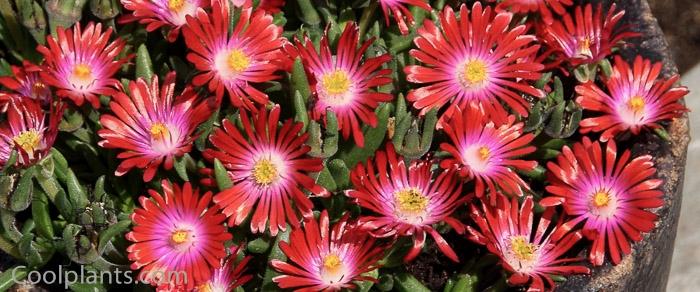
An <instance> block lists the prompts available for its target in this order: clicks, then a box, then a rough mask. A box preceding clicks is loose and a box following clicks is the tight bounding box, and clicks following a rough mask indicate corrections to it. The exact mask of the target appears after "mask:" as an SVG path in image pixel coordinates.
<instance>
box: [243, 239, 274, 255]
mask: <svg viewBox="0 0 700 292" xmlns="http://www.w3.org/2000/svg"><path fill="white" fill-rule="evenodd" d="M247 248H248V252H250V253H256V254H261V253H264V252H266V251H267V250H268V249H270V239H269V238H266V237H258V238H256V239H253V240H251V241H249V242H248V247H247Z"/></svg>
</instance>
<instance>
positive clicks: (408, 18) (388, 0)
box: [379, 0, 431, 35]
mask: <svg viewBox="0 0 700 292" xmlns="http://www.w3.org/2000/svg"><path fill="white" fill-rule="evenodd" d="M379 4H380V5H381V6H382V11H383V12H384V20H385V21H386V25H387V26H389V25H391V22H389V13H391V14H393V15H394V20H395V21H396V24H397V25H398V26H399V31H401V34H403V35H406V34H408V26H409V25H411V26H413V25H414V21H413V13H411V10H409V9H408V7H407V6H408V5H413V6H416V7H419V8H421V9H424V10H426V11H430V10H431V8H430V4H429V3H428V1H427V0H379Z"/></svg>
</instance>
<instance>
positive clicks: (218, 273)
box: [194, 246, 253, 292]
mask: <svg viewBox="0 0 700 292" xmlns="http://www.w3.org/2000/svg"><path fill="white" fill-rule="evenodd" d="M230 250H231V254H230V255H229V256H228V257H227V258H226V259H225V260H222V264H221V267H220V268H218V269H215V270H214V271H213V272H212V274H211V278H209V281H207V282H205V283H204V284H202V285H199V287H197V288H196V289H195V290H194V291H198V292H229V291H235V289H236V287H239V286H241V285H243V284H245V283H247V282H248V281H250V280H251V279H252V278H253V275H243V272H244V271H245V269H246V265H247V264H248V262H250V260H251V259H252V257H251V256H246V257H244V258H243V259H242V260H240V261H236V257H237V255H238V251H239V250H240V246H235V247H232V248H231V249H230Z"/></svg>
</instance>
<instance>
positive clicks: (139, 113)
mask: <svg viewBox="0 0 700 292" xmlns="http://www.w3.org/2000/svg"><path fill="white" fill-rule="evenodd" d="M158 86H159V85H158V76H155V75H154V76H153V79H152V80H151V83H150V85H149V84H148V83H147V82H146V80H143V79H142V78H139V79H138V80H136V81H132V82H130V83H129V93H130V95H127V94H126V93H124V92H119V93H117V94H116V95H115V96H114V100H113V101H112V102H110V104H109V106H110V108H111V110H112V112H113V114H103V115H102V116H101V117H100V123H101V124H102V126H103V127H104V128H103V129H101V130H99V131H98V132H97V134H98V135H99V136H100V137H101V138H102V139H103V140H101V141H100V142H99V143H98V144H99V145H100V146H101V147H104V148H114V149H122V150H123V152H121V153H119V155H117V158H119V159H123V161H122V162H121V163H120V164H119V166H118V167H117V170H116V172H115V174H116V175H117V176H121V175H124V174H125V173H127V172H128V171H129V170H131V169H132V168H134V167H136V168H142V169H144V170H145V171H144V174H143V180H144V181H146V182H148V181H151V179H153V177H154V176H155V174H156V171H157V170H158V167H159V166H160V165H161V164H163V166H164V167H165V169H172V167H173V159H175V157H178V156H182V155H184V154H185V153H188V152H189V151H190V149H192V141H194V139H196V135H194V131H195V130H196V128H197V126H198V125H199V124H200V123H202V122H203V121H205V120H206V119H207V118H209V115H210V114H211V112H212V110H213V108H212V106H211V105H210V104H209V103H208V102H207V101H203V100H199V98H198V96H197V93H196V92H195V91H194V90H193V89H192V88H190V87H187V88H185V89H184V90H183V91H182V93H181V94H180V95H178V96H175V72H170V73H169V74H168V75H167V76H166V77H165V82H164V83H163V86H162V87H161V88H158Z"/></svg>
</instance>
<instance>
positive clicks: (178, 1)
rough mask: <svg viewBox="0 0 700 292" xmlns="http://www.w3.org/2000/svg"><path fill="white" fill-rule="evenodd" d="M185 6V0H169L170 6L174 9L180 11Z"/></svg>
mask: <svg viewBox="0 0 700 292" xmlns="http://www.w3.org/2000/svg"><path fill="white" fill-rule="evenodd" d="M182 6H185V0H168V8H170V10H172V11H176V12H177V11H180V9H182Z"/></svg>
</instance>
